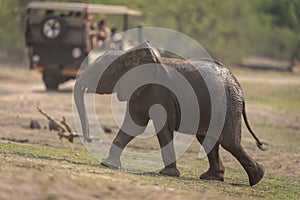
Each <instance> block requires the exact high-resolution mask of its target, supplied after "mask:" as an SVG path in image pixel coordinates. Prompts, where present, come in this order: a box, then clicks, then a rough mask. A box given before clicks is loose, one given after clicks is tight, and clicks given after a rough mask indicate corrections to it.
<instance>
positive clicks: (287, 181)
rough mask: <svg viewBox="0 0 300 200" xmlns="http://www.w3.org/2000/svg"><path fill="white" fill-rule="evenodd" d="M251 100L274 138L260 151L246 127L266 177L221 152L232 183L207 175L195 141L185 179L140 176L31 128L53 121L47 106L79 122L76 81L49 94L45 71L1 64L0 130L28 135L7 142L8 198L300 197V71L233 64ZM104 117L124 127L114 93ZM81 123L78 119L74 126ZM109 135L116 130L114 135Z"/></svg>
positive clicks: (104, 101) (104, 100) (185, 159)
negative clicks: (113, 105)
mask: <svg viewBox="0 0 300 200" xmlns="http://www.w3.org/2000/svg"><path fill="white" fill-rule="evenodd" d="M233 72H234V74H235V75H236V76H237V78H238V79H239V80H240V82H241V84H242V86H243V88H244V92H245V95H246V100H247V111H248V113H249V120H250V123H251V124H252V126H253V128H254V129H255V132H256V133H257V135H258V136H259V137H260V138H262V139H263V140H264V141H267V142H268V143H269V150H268V151H266V152H261V151H259V150H258V149H257V148H256V146H255V143H254V141H253V139H252V138H251V136H250V135H249V134H248V132H247V130H243V145H244V147H245V149H246V151H247V152H248V153H249V154H250V155H251V156H253V157H254V158H255V159H257V160H258V161H259V162H260V163H262V164H263V165H264V166H265V168H266V174H265V177H264V179H263V180H262V181H261V182H260V183H259V184H258V185H256V186H255V187H250V186H248V180H247V177H246V174H245V172H244V171H243V169H242V167H241V166H240V165H239V164H238V163H237V161H236V160H235V159H234V158H233V157H232V156H231V155H229V153H227V152H225V151H224V150H221V155H222V158H223V161H224V164H225V167H226V175H225V176H226V180H225V182H224V183H219V182H213V181H202V180H199V178H198V177H199V175H200V174H201V173H203V172H204V171H205V170H206V168H207V166H208V164H207V161H206V159H204V160H199V159H197V154H198V152H199V145H198V144H197V143H196V142H194V143H193V144H192V145H191V147H190V148H189V149H188V151H187V152H186V153H185V154H184V155H183V156H182V157H181V158H180V159H179V161H178V166H179V169H180V170H181V173H182V176H181V177H180V178H170V177H164V176H159V175H157V174H156V173H150V174H144V175H141V174H132V173H127V172H122V171H116V170H110V169H106V168H103V167H101V166H100V165H99V161H98V160H96V159H95V158H94V157H93V156H91V155H90V154H89V153H88V152H87V151H86V150H85V148H84V146H83V145H82V144H81V142H80V141H79V140H77V141H75V144H74V145H73V146H72V145H70V144H69V143H67V142H66V141H65V142H64V146H62V145H61V143H60V142H59V140H58V138H57V135H56V134H55V133H54V132H50V131H48V130H47V129H41V130H31V129H29V128H28V125H29V122H30V120H31V119H36V120H38V121H39V122H40V123H41V124H43V125H44V126H46V125H47V120H46V119H44V117H43V116H42V115H40V114H39V113H38V112H37V110H36V108H35V107H36V105H39V106H40V107H42V108H43V109H44V110H46V111H47V112H48V113H49V114H51V116H54V117H57V118H61V116H65V117H66V119H67V121H68V122H69V123H71V124H72V122H73V116H72V92H71V89H72V83H67V84H65V85H64V86H62V92H56V93H46V92H44V89H43V86H42V83H41V81H40V80H41V78H40V75H39V74H37V73H35V72H29V71H27V70H25V69H19V68H12V69H11V68H7V67H5V68H0V81H1V84H0V134H1V137H2V138H17V139H28V141H29V142H28V143H26V144H20V143H15V142H9V141H7V140H0V178H1V180H2V181H1V183H0V199H19V198H20V197H24V196H25V195H26V198H29V199H64V198H66V199H99V198H105V199H120V198H122V199H165V198H172V199H297V198H298V196H299V195H300V194H299V191H300V187H299V185H300V182H299V180H300V170H299V169H300V163H299V162H300V158H299V153H298V152H299V150H300V149H299V144H300V136H299V131H300V125H299V124H300V89H299V88H300V76H299V75H293V74H288V73H275V72H260V71H250V70H241V69H233ZM96 99H97V102H98V101H99V102H101V103H97V107H96V110H97V114H99V120H100V121H101V124H102V125H106V126H108V127H113V130H114V131H116V128H117V127H116V125H115V123H114V122H113V120H112V119H113V118H112V115H111V110H110V96H101V97H100V96H98V97H97V98H96ZM72 126H73V127H74V124H72ZM107 137H108V138H109V139H112V138H113V137H114V133H113V134H109V135H107ZM153 147H154V148H156V147H158V144H157V141H156V140H155V139H153V140H147V141H145V140H142V139H139V140H136V141H135V142H133V143H131V144H130V146H129V147H128V148H129V149H131V150H137V149H142V150H143V148H145V149H147V148H153Z"/></svg>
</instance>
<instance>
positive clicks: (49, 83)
mask: <svg viewBox="0 0 300 200" xmlns="http://www.w3.org/2000/svg"><path fill="white" fill-rule="evenodd" d="M43 81H44V83H45V86H46V89H47V91H57V90H58V85H59V84H60V83H61V77H60V75H59V73H58V72H57V71H56V70H49V69H48V70H47V69H45V70H44V71H43Z"/></svg>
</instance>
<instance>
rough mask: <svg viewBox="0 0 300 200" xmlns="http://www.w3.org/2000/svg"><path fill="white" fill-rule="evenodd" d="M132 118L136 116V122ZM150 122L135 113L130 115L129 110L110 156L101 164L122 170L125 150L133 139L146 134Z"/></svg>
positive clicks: (111, 148)
mask: <svg viewBox="0 0 300 200" xmlns="http://www.w3.org/2000/svg"><path fill="white" fill-rule="evenodd" d="M130 114H131V115H130ZM131 116H134V119H135V121H134V120H133V119H132V118H131ZM148 120H149V119H148V118H147V117H144V116H138V115H136V114H135V113H134V112H131V113H129V110H128V109H127V111H126V116H125V120H124V123H123V125H122V127H121V129H120V130H119V132H118V134H117V136H116V137H115V139H114V140H113V143H112V145H111V147H110V150H109V155H108V157H107V158H106V159H104V160H103V161H102V163H101V164H102V165H104V166H106V167H110V168H121V161H120V157H121V154H122V151H123V149H124V148H125V147H126V146H127V144H128V143H129V142H130V141H131V140H132V139H133V138H135V137H136V136H137V135H139V134H141V133H143V132H144V130H145V129H146V126H147V123H148ZM138 124H140V125H138Z"/></svg>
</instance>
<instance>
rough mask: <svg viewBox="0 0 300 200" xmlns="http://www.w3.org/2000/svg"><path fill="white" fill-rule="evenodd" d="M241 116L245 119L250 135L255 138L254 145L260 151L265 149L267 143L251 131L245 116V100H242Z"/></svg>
mask: <svg viewBox="0 0 300 200" xmlns="http://www.w3.org/2000/svg"><path fill="white" fill-rule="evenodd" d="M243 117H244V121H245V124H246V126H247V128H248V130H249V132H250V133H251V135H252V136H253V138H254V139H255V140H256V145H257V147H258V148H259V149H260V150H262V151H266V150H267V149H268V148H267V146H268V144H267V143H265V142H261V141H260V140H259V139H258V137H257V136H256V135H255V133H254V132H253V131H252V129H251V127H250V124H249V122H248V118H247V114H246V106H245V102H243Z"/></svg>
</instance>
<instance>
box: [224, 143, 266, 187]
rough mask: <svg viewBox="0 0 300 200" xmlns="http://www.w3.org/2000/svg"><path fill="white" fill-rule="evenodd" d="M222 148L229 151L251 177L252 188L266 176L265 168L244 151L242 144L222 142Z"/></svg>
mask: <svg viewBox="0 0 300 200" xmlns="http://www.w3.org/2000/svg"><path fill="white" fill-rule="evenodd" d="M222 147H224V148H225V149H226V150H227V151H229V152H230V153H231V154H232V155H233V156H234V157H235V158H236V159H237V160H238V161H239V162H240V163H241V165H242V166H243V168H244V169H245V171H246V172H247V174H248V177H249V183H250V185H251V186H253V185H255V184H257V183H258V182H259V181H260V180H261V179H262V178H263V176H264V168H263V166H262V165H260V164H258V163H257V162H256V161H255V160H253V159H252V158H251V157H250V156H249V155H247V153H246V152H245V151H244V149H243V147H242V146H241V144H239V143H236V142H234V141H232V142H230V143H228V142H222Z"/></svg>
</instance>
